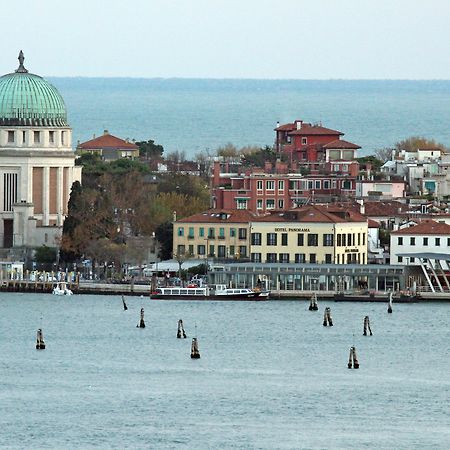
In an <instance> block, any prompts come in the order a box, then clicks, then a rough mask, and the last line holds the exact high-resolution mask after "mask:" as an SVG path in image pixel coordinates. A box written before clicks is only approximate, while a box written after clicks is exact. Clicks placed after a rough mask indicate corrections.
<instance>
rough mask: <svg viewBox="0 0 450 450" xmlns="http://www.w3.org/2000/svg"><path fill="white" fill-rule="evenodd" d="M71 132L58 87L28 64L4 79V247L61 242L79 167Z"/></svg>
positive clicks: (0, 208)
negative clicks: (72, 188)
mask: <svg viewBox="0 0 450 450" xmlns="http://www.w3.org/2000/svg"><path fill="white" fill-rule="evenodd" d="M71 143H72V130H71V128H70V127H69V125H68V123H67V114H66V107H65V104H64V100H63V98H62V97H61V95H60V94H59V92H58V91H57V90H56V88H55V87H54V86H52V85H51V84H50V83H48V82H47V81H45V80H44V79H43V78H41V77H40V76H38V75H34V74H31V73H29V72H28V70H27V69H25V67H24V57H23V53H22V52H20V54H19V67H18V69H17V70H16V71H15V72H13V73H9V74H7V75H4V76H2V77H0V247H3V248H10V247H23V248H29V247H37V246H40V245H43V244H45V245H47V246H57V245H58V241H59V237H60V235H61V232H62V226H63V222H64V219H65V216H66V214H67V204H68V200H69V196H70V190H71V187H72V184H73V182H74V181H80V180H81V167H75V157H74V151H73V149H72V145H71Z"/></svg>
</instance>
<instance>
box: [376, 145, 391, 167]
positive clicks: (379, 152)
mask: <svg viewBox="0 0 450 450" xmlns="http://www.w3.org/2000/svg"><path fill="white" fill-rule="evenodd" d="M393 150H394V149H393V148H389V147H384V148H378V149H376V150H375V152H374V155H375V158H376V159H378V160H380V161H382V164H384V163H385V162H386V161H389V160H390V159H391V158H392V151H393Z"/></svg>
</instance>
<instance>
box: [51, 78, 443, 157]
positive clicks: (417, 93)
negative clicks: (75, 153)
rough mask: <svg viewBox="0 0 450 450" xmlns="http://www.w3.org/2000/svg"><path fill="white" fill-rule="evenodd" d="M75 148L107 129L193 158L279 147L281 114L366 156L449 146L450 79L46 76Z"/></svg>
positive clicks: (285, 119) (284, 117)
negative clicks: (421, 143) (406, 145)
mask: <svg viewBox="0 0 450 450" xmlns="http://www.w3.org/2000/svg"><path fill="white" fill-rule="evenodd" d="M49 80H50V81H51V82H52V83H53V84H54V85H55V86H56V87H57V88H58V90H59V91H60V92H61V94H62V96H63V97H64V100H65V102H66V106H67V110H68V116H69V122H70V125H71V126H72V128H73V136H74V142H73V143H74V146H76V143H77V141H81V142H84V141H86V140H89V139H92V137H93V135H96V136H99V135H101V134H102V133H103V131H104V130H108V131H109V132H110V133H111V134H114V135H116V136H119V137H121V138H124V139H125V138H129V139H136V140H138V141H139V140H147V139H153V140H154V141H155V142H156V143H158V144H162V145H163V146H164V149H165V152H166V153H169V152H173V151H180V152H184V153H185V155H186V157H188V158H193V157H194V156H195V155H196V154H198V153H199V152H205V153H209V154H214V152H215V150H216V149H217V148H219V147H221V146H224V145H226V144H228V143H231V144H233V145H235V146H237V147H243V146H247V145H256V146H265V145H270V146H271V145H273V143H274V139H275V133H274V131H273V129H274V128H275V127H276V123H277V121H279V122H280V123H288V122H292V121H294V120H295V119H303V120H304V121H306V122H311V123H321V124H322V125H323V126H325V127H329V128H333V129H336V130H339V131H342V132H343V133H345V136H343V139H345V140H348V141H350V142H353V143H356V144H358V145H360V146H361V147H362V149H361V150H360V152H359V154H360V156H364V155H368V154H373V152H374V151H375V150H376V149H379V148H385V147H392V146H393V145H394V144H395V143H396V142H398V141H399V140H402V139H405V138H408V137H410V136H424V137H426V138H429V139H435V140H436V141H438V142H440V143H442V144H443V145H446V146H449V147H450V127H449V123H450V81H449V80H431V81H412V80H240V79H236V80H234V79H174V78H172V79H171V78H168V79H164V78H157V79H139V78H49Z"/></svg>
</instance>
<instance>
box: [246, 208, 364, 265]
mask: <svg viewBox="0 0 450 450" xmlns="http://www.w3.org/2000/svg"><path fill="white" fill-rule="evenodd" d="M367 232H368V228H367V219H366V218H365V217H364V216H362V215H361V214H358V213H354V212H351V211H344V210H334V211H333V212H331V211H330V210H328V209H327V207H325V206H317V205H314V206H306V207H303V208H298V209H294V210H291V211H284V212H278V213H273V214H270V215H265V216H261V217H258V218H256V219H254V220H253V221H252V223H251V243H250V245H251V260H252V261H254V262H263V263H265V262H268V263H273V262H281V263H289V262H294V263H319V264H324V263H325V264H366V263H367Z"/></svg>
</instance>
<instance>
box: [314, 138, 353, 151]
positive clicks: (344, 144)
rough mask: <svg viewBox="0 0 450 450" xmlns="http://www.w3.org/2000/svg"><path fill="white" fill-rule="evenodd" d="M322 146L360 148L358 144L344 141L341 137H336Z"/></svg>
mask: <svg viewBox="0 0 450 450" xmlns="http://www.w3.org/2000/svg"><path fill="white" fill-rule="evenodd" d="M323 148H331V149H334V148H342V149H351V150H358V148H361V147H360V146H359V145H356V144H353V143H351V142H348V141H344V140H343V139H336V140H335V141H333V142H329V143H328V144H325V145H324V146H323Z"/></svg>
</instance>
